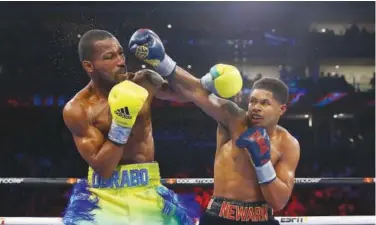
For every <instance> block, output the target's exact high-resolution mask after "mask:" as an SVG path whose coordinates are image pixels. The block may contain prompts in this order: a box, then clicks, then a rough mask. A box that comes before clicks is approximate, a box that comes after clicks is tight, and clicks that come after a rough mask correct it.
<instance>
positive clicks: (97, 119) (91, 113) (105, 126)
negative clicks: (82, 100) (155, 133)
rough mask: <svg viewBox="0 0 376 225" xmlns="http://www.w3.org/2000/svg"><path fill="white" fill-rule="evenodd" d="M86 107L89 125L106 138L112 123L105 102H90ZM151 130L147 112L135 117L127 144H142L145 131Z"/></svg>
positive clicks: (145, 136) (108, 108) (149, 117)
mask: <svg viewBox="0 0 376 225" xmlns="http://www.w3.org/2000/svg"><path fill="white" fill-rule="evenodd" d="M88 106H89V107H87V116H88V119H89V121H90V123H91V124H92V125H93V126H94V127H95V128H97V129H98V130H99V131H100V132H101V133H102V135H103V136H104V137H106V136H107V134H108V132H109V130H110V127H111V122H112V116H111V111H110V107H109V105H108V102H107V100H105V99H103V100H98V101H95V102H91V103H90V104H89V105H88ZM149 129H151V115H150V111H149V110H148V111H147V112H145V113H141V114H139V115H138V116H137V120H136V123H135V125H134V126H133V128H132V132H131V136H130V139H129V141H128V142H129V143H134V142H140V141H141V142H142V141H144V140H145V139H146V138H147V136H148V135H147V134H146V133H147V131H148V130H149Z"/></svg>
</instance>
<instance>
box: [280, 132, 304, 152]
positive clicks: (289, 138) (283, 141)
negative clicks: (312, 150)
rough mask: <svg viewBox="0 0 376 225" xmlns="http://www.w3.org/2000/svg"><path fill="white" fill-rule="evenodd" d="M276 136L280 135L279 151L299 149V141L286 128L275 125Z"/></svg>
mask: <svg viewBox="0 0 376 225" xmlns="http://www.w3.org/2000/svg"><path fill="white" fill-rule="evenodd" d="M277 132H278V136H279V137H280V138H279V140H280V148H279V149H280V151H282V152H283V151H290V150H291V149H296V150H299V149H300V147H299V141H298V140H297V139H296V138H295V137H294V136H293V135H292V134H291V133H290V132H288V130H286V129H285V128H283V127H281V126H277Z"/></svg>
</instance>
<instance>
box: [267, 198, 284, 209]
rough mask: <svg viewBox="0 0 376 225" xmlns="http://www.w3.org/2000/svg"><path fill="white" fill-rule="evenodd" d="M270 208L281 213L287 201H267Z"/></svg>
mask: <svg viewBox="0 0 376 225" xmlns="http://www.w3.org/2000/svg"><path fill="white" fill-rule="evenodd" d="M268 204H269V205H270V207H272V208H273V210H274V211H281V210H282V209H283V208H285V206H286V205H287V201H281V200H275V201H268Z"/></svg>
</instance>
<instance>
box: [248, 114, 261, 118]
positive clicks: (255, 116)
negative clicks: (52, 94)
mask: <svg viewBox="0 0 376 225" xmlns="http://www.w3.org/2000/svg"><path fill="white" fill-rule="evenodd" d="M251 118H252V119H262V116H260V115H258V114H251Z"/></svg>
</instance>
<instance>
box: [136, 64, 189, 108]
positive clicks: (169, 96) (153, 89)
mask: <svg viewBox="0 0 376 225" xmlns="http://www.w3.org/2000/svg"><path fill="white" fill-rule="evenodd" d="M147 73H155V74H157V73H156V72H155V71H152V70H148V69H145V70H140V71H138V72H137V73H136V74H135V77H134V78H133V81H134V82H135V83H137V84H139V85H141V86H142V87H144V88H145V89H146V90H148V91H149V97H150V102H151V100H152V99H153V98H154V96H155V97H156V98H158V99H161V100H168V101H174V102H180V103H184V102H189V100H188V99H187V98H185V97H184V96H183V95H181V94H178V93H176V92H174V91H173V90H171V89H170V86H169V84H168V82H167V81H166V80H164V79H163V78H162V76H160V75H158V76H155V75H154V76H150V75H148V74H147Z"/></svg>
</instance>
